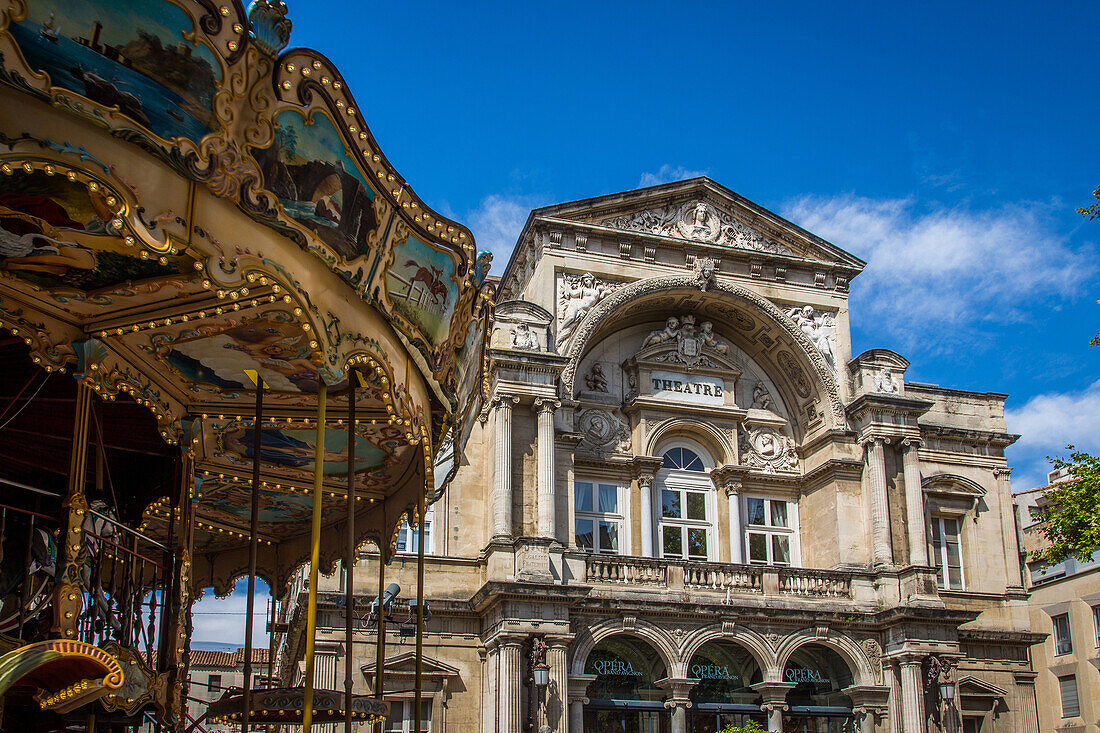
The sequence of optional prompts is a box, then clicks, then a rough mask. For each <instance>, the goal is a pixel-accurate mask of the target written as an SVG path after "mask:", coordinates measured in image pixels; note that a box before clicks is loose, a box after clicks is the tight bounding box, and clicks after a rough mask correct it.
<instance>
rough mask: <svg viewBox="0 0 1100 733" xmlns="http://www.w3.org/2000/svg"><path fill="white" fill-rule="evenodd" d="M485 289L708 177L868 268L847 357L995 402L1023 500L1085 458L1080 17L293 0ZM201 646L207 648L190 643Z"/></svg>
mask: <svg viewBox="0 0 1100 733" xmlns="http://www.w3.org/2000/svg"><path fill="white" fill-rule="evenodd" d="M290 17H291V20H292V21H293V22H294V31H293V35H292V37H291V44H292V45H294V46H309V47H313V48H316V49H318V50H320V51H321V52H323V53H324V54H325V55H327V56H328V57H329V58H330V59H332V60H333V61H334V63H335V64H336V65H337V67H338V68H340V69H341V71H342V73H343V74H344V76H345V78H346V80H347V82H348V86H349V88H350V89H351V90H352V93H353V94H354V95H355V96H356V99H357V103H358V106H359V108H360V109H361V110H362V111H363V114H364V115H365V117H366V119H367V122H368V124H369V125H370V127H371V130H372V131H373V133H374V135H375V137H376V138H377V139H378V141H379V143H380V145H381V146H382V148H383V150H385V152H386V154H387V156H388V157H389V159H390V160H391V161H392V162H393V163H394V165H396V166H397V168H398V170H400V171H401V172H402V174H403V175H404V176H405V177H406V179H407V180H408V181H409V182H410V183H411V184H412V186H413V187H414V188H415V189H416V191H417V192H418V193H419V194H420V195H421V196H422V197H423V198H424V199H425V200H426V201H427V202H428V203H430V204H431V205H433V206H435V207H436V208H439V209H440V210H442V211H444V212H445V213H448V214H450V215H453V216H454V217H456V218H458V219H459V220H461V221H463V222H465V223H467V224H469V225H470V226H471V228H472V229H473V230H474V233H475V235H476V236H477V238H478V242H479V244H480V245H481V246H482V247H483V248H490V249H492V250H493V251H494V252H495V253H496V255H497V263H496V267H495V268H494V271H495V272H498V273H499V272H500V270H501V268H502V267H503V264H504V262H505V261H506V260H507V253H508V252H509V251H510V250H511V246H512V245H513V244H514V242H515V238H516V235H517V234H518V232H519V229H520V227H521V226H522V223H523V221H524V219H525V218H526V216H527V213H528V211H529V210H530V209H531V208H532V207H534V206H539V205H544V204H548V203H554V202H559V201H570V200H574V199H579V198H584V197H588V196H596V195H600V194H604V193H611V192H615V191H622V190H627V189H631V188H635V187H637V186H639V185H648V184H652V183H659V182H663V181H668V180H675V179H677V178H682V177H688V176H691V175H697V174H700V173H705V174H707V175H709V176H710V177H711V178H713V179H715V180H716V181H718V182H720V183H722V184H724V185H726V186H728V187H730V188H732V189H733V190H735V191H737V192H738V193H740V194H742V195H744V196H746V197H748V198H750V199H752V200H753V201H756V202H758V203H760V204H761V205H763V206H766V207H768V208H770V209H772V210H774V211H776V212H778V213H781V214H783V215H785V216H787V217H788V218H790V219H792V220H793V221H795V222H796V223H799V224H801V225H803V226H806V227H807V228H808V229H810V230H811V231H814V232H815V233H817V234H819V235H821V236H823V237H825V238H826V239H829V240H830V241H832V242H834V243H835V244H837V245H838V246H840V247H843V248H845V249H847V250H849V251H851V252H853V253H854V254H856V255H858V256H860V257H862V258H863V259H865V260H867V261H868V263H869V264H868V267H867V269H866V270H865V271H864V273H863V274H861V275H860V276H859V277H858V278H856V279H855V280H854V281H853V283H852V292H851V307H852V311H853V313H852V317H853V323H854V330H853V334H852V336H853V341H854V343H853V352H854V353H859V352H861V351H863V350H865V349H868V348H872V347H877V346H882V347H887V348H892V349H894V350H896V351H898V352H900V353H901V354H902V355H904V356H905V357H906V358H908V359H909V360H910V361H911V362H912V366H911V367H910V369H909V373H908V375H907V377H908V378H909V379H911V380H916V381H923V382H933V383H937V384H940V385H943V386H949V387H957V388H963V389H973V390H978V391H994V392H1004V393H1007V394H1009V395H1010V397H1009V400H1008V407H1009V410H1010V411H1009V420H1010V422H1009V430H1010V431H1012V432H1017V433H1022V434H1023V436H1024V437H1023V438H1022V439H1021V440H1020V441H1019V442H1018V443H1017V445H1016V446H1014V447H1012V448H1010V449H1009V463H1010V465H1013V466H1015V471H1014V474H1013V486H1014V489H1015V490H1021V489H1025V488H1030V487H1031V486H1034V485H1036V484H1037V483H1038V482H1042V481H1043V479H1044V477H1045V472H1046V465H1045V460H1044V457H1045V456H1046V455H1048V454H1051V453H1056V452H1059V451H1060V450H1061V448H1062V446H1064V445H1065V444H1066V443H1070V442H1072V443H1076V444H1077V445H1079V446H1083V447H1086V448H1089V449H1090V450H1093V451H1098V450H1100V381H1098V380H1100V349H1091V348H1090V347H1089V346H1088V340H1089V338H1090V337H1091V336H1092V335H1093V334H1095V333H1096V332H1097V331H1098V330H1100V305H1097V304H1096V299H1097V298H1100V265H1098V263H1097V257H1096V252H1097V245H1098V244H1100V221H1097V222H1093V223H1088V222H1085V221H1084V220H1083V219H1082V218H1081V217H1080V216H1078V215H1077V214H1076V213H1075V212H1074V211H1073V208H1074V207H1075V206H1083V205H1087V204H1088V203H1089V202H1090V193H1091V191H1092V190H1093V189H1094V188H1095V187H1096V186H1097V185H1098V184H1100V145H1097V138H1098V137H1100V133H1098V132H1097V122H1098V120H1100V95H1097V94H1096V92H1095V65H1096V64H1095V57H1096V44H1097V41H1096V39H1097V38H1100V6H1098V5H1096V4H1095V3H1085V2H1066V3H1046V4H1035V3H1030V4H1024V3H1012V2H1001V3H987V2H977V3H946V2H924V3H908V4H899V3H882V2H875V3H870V2H866V3H839V4H836V3H833V4H828V3H809V2H787V3H751V4H750V3H734V2H730V3H717V2H711V3H691V2H679V3H661V4H657V3H647V2H631V3H612V2H604V3H590V2H589V3H584V4H581V3H555V4H553V5H550V4H536V3H514V2H507V3H504V2H501V3H496V2H475V3H438V4H435V3H417V2H402V3H360V2H326V1H325V0H316V1H315V2H312V3H308V4H307V3H302V2H300V1H297V0H290ZM196 638H200V637H198V636H197V637H196Z"/></svg>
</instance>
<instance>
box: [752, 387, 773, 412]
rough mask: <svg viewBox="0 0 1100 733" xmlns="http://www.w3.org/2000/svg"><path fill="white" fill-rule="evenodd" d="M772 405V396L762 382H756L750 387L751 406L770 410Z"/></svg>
mask: <svg viewBox="0 0 1100 733" xmlns="http://www.w3.org/2000/svg"><path fill="white" fill-rule="evenodd" d="M771 406H772V396H771V394H770V393H769V392H768V388H767V387H765V386H764V383H763V382H757V383H756V386H755V387H753V388H752V407H753V409H756V410H770V409H771Z"/></svg>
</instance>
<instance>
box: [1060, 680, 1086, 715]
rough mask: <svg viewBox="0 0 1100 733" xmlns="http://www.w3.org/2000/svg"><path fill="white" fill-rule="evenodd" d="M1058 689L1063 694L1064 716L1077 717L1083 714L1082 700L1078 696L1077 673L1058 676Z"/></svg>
mask: <svg viewBox="0 0 1100 733" xmlns="http://www.w3.org/2000/svg"><path fill="white" fill-rule="evenodd" d="M1058 691H1059V692H1060V693H1061V695H1062V717H1063V718H1076V717H1077V716H1079V715H1080V714H1081V701H1080V700H1079V699H1078V697H1077V675H1073V674H1068V675H1066V676H1065V677H1059V678H1058Z"/></svg>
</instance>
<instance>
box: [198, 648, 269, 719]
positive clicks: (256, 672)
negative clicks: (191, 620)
mask: <svg viewBox="0 0 1100 733" xmlns="http://www.w3.org/2000/svg"><path fill="white" fill-rule="evenodd" d="M190 655H191V664H190V667H188V674H187V684H188V691H187V695H188V697H190V698H191V699H190V700H188V702H187V716H188V719H189V720H188V722H187V725H190V724H191V722H192V721H195V720H198V718H199V716H201V715H203V714H204V713H205V712H206V708H207V706H208V705H209V704H210V703H211V702H212V701H214V700H217V699H218V698H220V697H221V696H222V695H223V694H224V693H225V691H226V690H228V689H230V688H234V687H236V688H240V687H241V685H242V683H243V681H244V659H245V657H244V649H243V648H239V649H236V650H235V651H231V652H229V651H214V650H208V649H192V650H191V652H190ZM267 656H268V654H267V649H253V650H252V679H253V685H252V686H253V688H257V687H264V686H265V682H266V680H267ZM201 725H202V727H203V728H204V729H205V730H207V731H208V732H209V733H230V731H239V730H240V729H241V728H240V725H236V726H232V725H226V724H222V723H215V722H212V721H203V722H202V723H201Z"/></svg>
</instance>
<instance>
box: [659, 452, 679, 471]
mask: <svg viewBox="0 0 1100 733" xmlns="http://www.w3.org/2000/svg"><path fill="white" fill-rule="evenodd" d="M683 450H684V449H683V448H673V449H672V450H670V451H669V452H667V453H665V460H664V463H663V464H661V465H662V468H679V467H680V466H682V465H684V464H683V462H682V461H681V459H680V454H681V453H682V452H683Z"/></svg>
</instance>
